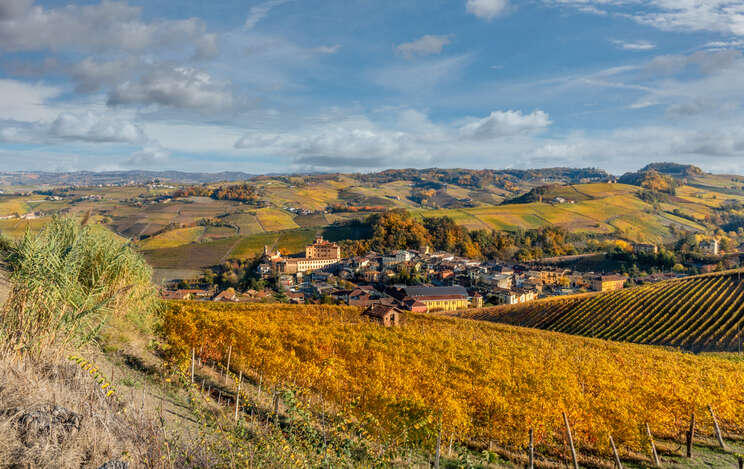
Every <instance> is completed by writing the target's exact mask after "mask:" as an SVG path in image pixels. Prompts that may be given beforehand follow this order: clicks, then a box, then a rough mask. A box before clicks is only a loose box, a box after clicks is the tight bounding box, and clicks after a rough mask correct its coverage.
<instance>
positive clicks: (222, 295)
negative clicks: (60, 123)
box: [212, 287, 238, 301]
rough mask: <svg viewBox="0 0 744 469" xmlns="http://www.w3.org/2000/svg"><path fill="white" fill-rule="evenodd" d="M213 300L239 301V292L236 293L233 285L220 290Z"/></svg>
mask: <svg viewBox="0 0 744 469" xmlns="http://www.w3.org/2000/svg"><path fill="white" fill-rule="evenodd" d="M212 301H238V294H237V293H235V289H234V288H232V287H231V288H228V289H227V290H223V291H221V292H219V293H218V294H217V295H216V296H215V297H214V298H212Z"/></svg>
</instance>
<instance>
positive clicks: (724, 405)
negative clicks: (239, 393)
mask: <svg viewBox="0 0 744 469" xmlns="http://www.w3.org/2000/svg"><path fill="white" fill-rule="evenodd" d="M359 313H360V310H358V309H356V308H352V307H339V306H301V305H300V306H297V305H246V304H243V305H230V304H214V303H200V302H181V303H170V304H169V307H168V310H167V312H166V314H165V317H164V321H163V330H164V334H165V339H166V341H167V343H168V344H169V348H168V350H169V353H170V356H171V357H173V358H174V359H176V360H178V361H179V362H180V363H182V364H184V365H187V364H188V363H189V360H190V358H191V354H192V353H193V351H194V350H196V351H199V352H200V356H201V357H203V359H204V360H207V361H210V362H211V361H214V362H217V363H227V362H228V361H229V362H230V363H231V365H230V366H231V368H232V369H233V372H234V373H242V376H243V377H244V378H246V379H247V380H248V381H249V382H253V383H256V382H263V383H264V384H265V386H267V388H268V387H269V386H272V387H279V388H291V389H297V390H298V391H297V395H298V396H302V399H303V401H305V402H307V403H308V406H309V408H310V409H312V408H315V409H317V408H318V407H319V405H320V404H319V403H318V402H319V400H318V399H317V398H318V396H322V398H323V399H325V401H320V402H326V403H332V405H333V406H334V407H336V408H340V409H345V412H346V413H347V414H346V415H348V418H349V420H350V421H355V422H358V425H359V427H358V430H357V431H358V432H359V433H360V434H365V435H369V438H370V439H371V440H372V441H375V442H379V443H380V445H381V447H380V454H381V455H384V456H383V458H382V459H383V460H385V459H386V458H387V457H394V456H393V455H395V454H399V453H400V452H401V451H402V452H403V454H405V451H406V448H412V447H414V448H415V447H421V448H430V449H431V448H433V447H434V445H435V442H436V440H437V434H438V433H439V428H440V427H439V425H440V422H441V429H442V430H441V439H442V441H443V442H447V441H448V440H449V441H450V443H449V445H450V447H451V446H452V442H453V443H454V446H455V447H456V448H470V449H472V450H478V451H479V450H481V449H486V448H493V449H494V451H496V452H498V453H499V454H501V455H502V457H505V458H508V459H509V460H510V461H511V462H512V463H513V464H515V466H518V465H520V464H523V463H524V462H525V460H524V455H525V450H524V447H525V444H526V443H527V435H528V429H529V428H534V429H535V442H536V443H535V444H536V454H538V455H539V459H540V464H539V467H558V465H559V464H561V463H562V462H564V461H566V459H565V458H566V453H565V452H564V451H565V444H566V440H565V427H564V422H563V418H562V412H564V411H565V412H566V413H567V415H568V416H569V418H570V420H571V422H572V426H573V432H574V439H575V442H576V445H577V447H578V448H579V454H580V456H579V459H580V461H581V465H582V467H607V468H609V467H612V466H610V458H611V452H610V448H609V445H608V444H607V442H608V438H609V436H610V435H612V436H613V438H614V439H615V442H617V444H618V445H619V447H620V452H621V455H622V457H623V459H625V460H626V464H627V463H629V462H631V463H634V464H633V465H632V466H631V467H636V465H638V466H642V467H647V466H648V462H647V461H648V460H647V458H646V456H645V454H647V440H646V436H645V429H643V430H642V428H643V424H644V423H645V422H649V425H650V426H651V428H653V431H654V433H655V434H656V435H659V438H660V439H664V440H666V441H665V444H664V447H665V449H664V454H665V456H664V460H665V463H667V462H668V463H673V464H678V465H675V467H689V466H687V464H689V463H690V461H689V460H687V461H685V460H684V459H682V458H679V449H678V448H679V447H680V445H679V443H680V441H681V440H682V438H681V437H679V435H683V434H684V431H685V429H686V428H687V425H688V424H689V413H690V411H694V412H695V413H696V415H697V416H698V429H699V432H700V433H699V434H700V435H701V436H702V435H710V434H711V431H712V427H711V425H712V421H711V420H710V418H709V416H708V415H707V414H706V412H707V405H708V404H709V403H710V404H711V405H712V406H713V407H715V408H716V409H720V411H718V414H719V415H718V417H719V421H720V423H721V424H722V425H724V427H725V429H726V430H725V431H727V433H728V435H731V436H732V437H735V435H739V434H741V433H742V432H744V426H742V421H741V416H742V415H744V402H742V400H741V398H740V394H741V389H740V383H741V381H742V380H744V368H742V364H741V363H737V362H735V361H733V360H731V361H729V360H726V359H724V358H723V357H713V356H693V355H690V354H684V353H679V352H674V351H667V350H663V349H660V348H654V347H648V346H642V345H633V344H620V343H613V342H608V341H601V340H595V339H586V338H581V337H573V336H569V335H564V334H556V333H551V332H545V331H537V330H529V329H525V328H519V327H513V326H506V325H500V324H490V323H487V322H480V321H470V320H463V319H459V318H446V317H438V316H432V315H419V314H409V315H407V316H406V318H405V320H404V324H403V325H401V326H399V327H392V328H385V327H381V326H379V325H377V324H375V323H373V322H370V321H367V320H365V319H364V318H362V317H361V316H360V314H359ZM313 402H315V404H313ZM662 435H663V436H662ZM682 441H683V440H682ZM446 445H447V443H445V446H446ZM735 446H736V447H738V446H740V444H739V443H736V444H735ZM675 448H677V449H675ZM739 451H740V450H739ZM700 463H701V462H700V461H698V462H696V464H700ZM708 464H710V465H711V467H713V466H715V467H720V465H717V464H727V465H732V464H734V459H733V458H731V457H728V459H725V458H724V459H722V460H719V461H718V463H717V464H716V463H711V462H708ZM453 467H461V466H459V465H457V466H453ZM466 467H467V466H466Z"/></svg>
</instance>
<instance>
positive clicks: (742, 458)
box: [739, 456, 744, 469]
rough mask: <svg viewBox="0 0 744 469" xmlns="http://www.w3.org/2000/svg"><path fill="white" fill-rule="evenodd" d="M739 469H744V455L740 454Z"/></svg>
mask: <svg viewBox="0 0 744 469" xmlns="http://www.w3.org/2000/svg"><path fill="white" fill-rule="evenodd" d="M739 469H744V456H739Z"/></svg>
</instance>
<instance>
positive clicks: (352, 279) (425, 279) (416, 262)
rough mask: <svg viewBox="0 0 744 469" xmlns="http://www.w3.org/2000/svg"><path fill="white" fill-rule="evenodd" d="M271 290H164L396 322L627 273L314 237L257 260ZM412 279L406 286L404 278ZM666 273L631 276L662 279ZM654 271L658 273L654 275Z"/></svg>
mask: <svg viewBox="0 0 744 469" xmlns="http://www.w3.org/2000/svg"><path fill="white" fill-rule="evenodd" d="M635 250H636V252H639V253H645V254H653V253H656V252H657V247H656V245H653V244H637V245H636V246H635ZM257 273H258V275H259V276H261V277H263V278H265V279H267V280H269V279H271V280H273V281H274V283H273V284H274V285H276V290H278V291H274V290H269V289H266V290H263V291H253V290H249V291H246V292H237V291H235V290H234V289H232V288H228V289H227V290H224V291H221V292H217V291H207V290H175V291H173V290H168V291H164V292H163V297H164V298H167V299H178V300H187V299H192V300H212V301H229V302H251V301H253V302H255V301H266V300H268V299H271V298H273V297H274V296H275V295H277V294H280V295H283V296H284V297H286V299H287V300H288V301H290V302H292V303H319V302H327V303H337V304H347V305H352V306H359V307H363V308H365V314H366V315H369V316H370V318H371V319H374V320H376V321H380V322H382V323H383V324H386V325H395V324H397V323H398V322H399V321H400V320H401V318H402V317H403V316H401V315H402V314H404V313H405V312H417V313H434V312H450V311H457V310H462V309H468V308H480V307H483V306H484V304H486V303H487V304H519V303H526V302H530V301H534V300H536V299H538V298H544V297H548V296H557V295H570V294H574V293H580V292H586V291H596V292H607V291H614V290H619V289H622V288H624V287H625V285H626V282H627V281H628V277H626V276H623V275H618V274H611V275H598V274H595V273H592V272H588V273H587V272H574V271H571V270H568V269H561V268H556V267H553V266H547V265H522V264H512V265H509V264H505V263H502V262H482V261H478V260H473V259H467V258H463V257H458V256H456V255H453V254H451V253H447V252H432V251H430V250H429V249H428V248H424V249H421V250H396V251H392V252H387V253H376V252H369V253H367V254H365V255H363V256H353V257H347V258H344V257H342V256H341V248H340V246H339V245H338V244H336V243H333V242H330V241H327V240H325V239H323V238H322V237H318V238H316V239H315V241H314V242H313V243H312V244H310V245H308V246H306V248H305V253H304V255H303V256H300V257H285V256H283V255H282V254H281V253H280V252H278V251H274V250H272V249H270V248H269V247H265V248H264V255H263V257H262V259H261V262H260V263H259V265H258V267H257ZM404 274H405V278H406V279H408V280H411V279H412V278H415V282H409V283H419V284H418V285H405V284H403V283H404V282H403V281H402V280H403V277H404ZM669 275H673V274H671V273H667V274H656V276H649V277H648V278H646V279H636V280H637V281H638V280H640V281H644V282H645V281H648V282H656V281H661V280H665V279H667V278H668V276H669ZM657 277H658V278H657Z"/></svg>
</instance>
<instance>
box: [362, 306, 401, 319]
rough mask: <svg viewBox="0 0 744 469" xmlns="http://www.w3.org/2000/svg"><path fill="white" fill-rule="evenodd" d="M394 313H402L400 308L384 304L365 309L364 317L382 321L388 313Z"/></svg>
mask: <svg viewBox="0 0 744 469" xmlns="http://www.w3.org/2000/svg"><path fill="white" fill-rule="evenodd" d="M392 311H397V312H399V313H400V312H401V311H400V310H399V309H398V308H396V307H395V306H390V305H384V304H375V305H372V306H370V307H369V308H367V309H365V310H364V312H363V313H362V315H364V316H370V317H373V318H378V319H382V318H384V317H385V316H386V315H387V314H388V313H390V312H392Z"/></svg>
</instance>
